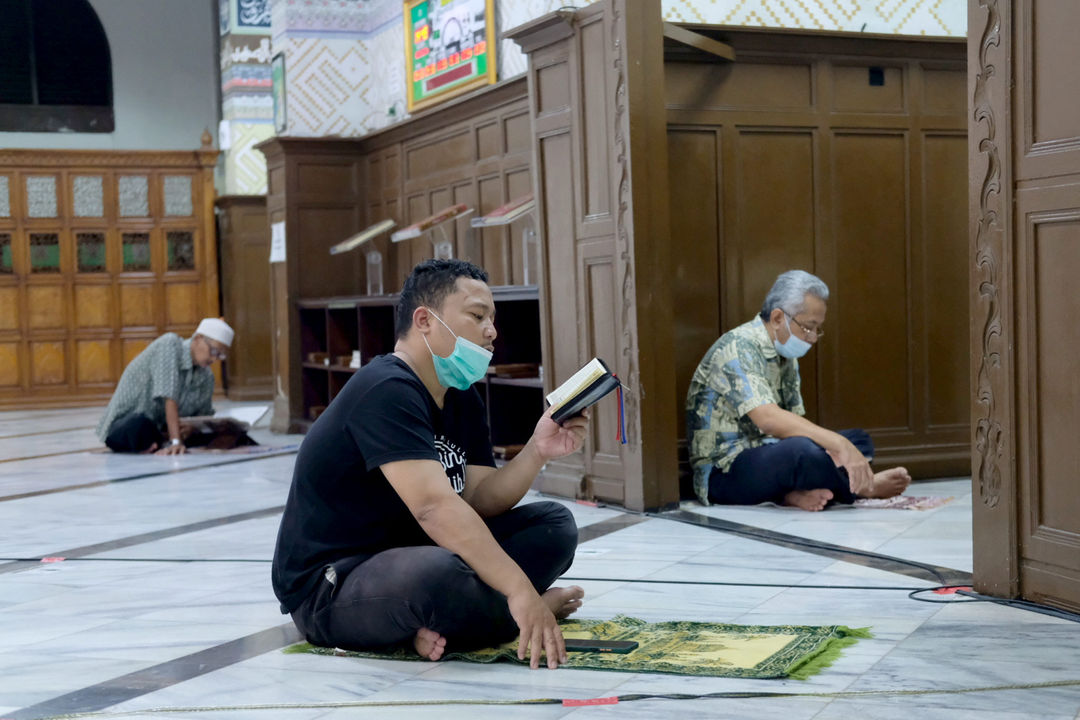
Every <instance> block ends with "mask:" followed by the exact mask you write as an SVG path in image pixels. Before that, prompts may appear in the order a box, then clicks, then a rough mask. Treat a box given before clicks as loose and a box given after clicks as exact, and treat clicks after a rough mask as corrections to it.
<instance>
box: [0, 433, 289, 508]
mask: <svg viewBox="0 0 1080 720" xmlns="http://www.w3.org/2000/svg"><path fill="white" fill-rule="evenodd" d="M299 449H300V446H299V445H286V446H283V447H281V448H276V449H274V450H271V451H270V452H265V453H259V454H258V455H230V456H228V457H225V458H222V459H221V460H218V461H217V462H212V463H206V464H204V465H192V466H190V467H180V468H177V467H174V468H169V469H168V470H158V471H156V472H148V473H136V474H135V475H127V476H125V477H118V478H113V479H111V480H95V481H93V482H88V483H80V484H75V485H62V486H60V487H54V488H45V489H43V490H31V491H30V492H23V493H14V494H12V495H0V502H6V501H8V500H21V499H23V498H30V497H38V496H39V495H53V494H55V493H62V492H68V491H70V490H85V489H87V488H95V487H103V486H105V485H111V484H113V483H118V482H127V481H128V480H145V479H146V478H152V477H159V476H162V475H175V474H177V473H185V472H194V471H196V470H204V469H206V468H213V467H221V466H222V465H233V464H236V463H242V462H255V461H257V460H266V459H267V458H275V457H281V456H282V455H295V454H296V452H297V451H298V450H299Z"/></svg>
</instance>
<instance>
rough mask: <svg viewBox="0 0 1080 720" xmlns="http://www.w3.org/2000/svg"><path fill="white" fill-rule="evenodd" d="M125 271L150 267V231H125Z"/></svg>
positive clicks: (135, 270) (136, 270)
mask: <svg viewBox="0 0 1080 720" xmlns="http://www.w3.org/2000/svg"><path fill="white" fill-rule="evenodd" d="M123 246H124V272H139V271H145V270H149V269H150V233H124V235H123Z"/></svg>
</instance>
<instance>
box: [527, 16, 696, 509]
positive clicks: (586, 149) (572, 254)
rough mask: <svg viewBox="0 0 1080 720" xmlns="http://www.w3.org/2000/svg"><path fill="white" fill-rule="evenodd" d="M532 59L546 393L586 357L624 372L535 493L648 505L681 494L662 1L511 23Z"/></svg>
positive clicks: (640, 506) (636, 506)
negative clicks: (573, 448)
mask: <svg viewBox="0 0 1080 720" xmlns="http://www.w3.org/2000/svg"><path fill="white" fill-rule="evenodd" d="M507 37H509V38H511V39H513V40H514V41H516V42H517V43H518V44H519V45H520V46H521V47H522V49H523V50H524V52H525V53H527V54H528V55H529V71H528V76H529V96H530V105H531V113H532V121H533V127H532V129H533V136H534V145H533V152H534V156H533V164H532V166H533V168H534V170H533V172H534V182H533V186H534V188H535V192H536V196H537V199H538V208H539V210H538V215H539V218H538V219H539V223H538V224H539V226H540V235H541V247H542V248H543V263H542V265H543V268H544V271H543V277H542V281H541V306H542V310H541V324H542V335H543V348H544V377H545V386H546V388H547V389H548V390H550V389H551V388H552V387H554V386H555V385H557V384H558V383H560V382H562V381H563V380H565V379H566V378H568V377H569V376H570V375H571V374H572V373H573V372H574V371H575V370H577V369H578V367H580V366H581V365H583V364H584V363H585V362H587V361H588V360H590V359H591V358H592V357H593V356H599V357H601V358H603V359H604V360H605V361H606V362H607V363H608V364H609V365H611V366H612V369H613V370H614V371H615V372H616V373H617V374H618V375H619V376H620V377H621V378H622V379H623V381H624V383H625V384H626V385H627V386H628V388H629V390H628V392H626V393H625V405H626V407H625V418H626V436H627V440H628V442H627V443H626V444H619V443H618V442H616V440H615V435H616V429H617V426H618V418H617V415H616V414H615V404H614V401H607V400H605V401H602V402H601V404H600V405H598V406H597V407H596V408H595V409H594V414H593V422H592V432H591V433H590V436H589V438H588V440H587V442H586V446H585V449H584V451H583V452H582V453H580V454H577V455H575V456H572V457H570V458H566V459H564V460H562V461H559V462H553V463H549V465H548V467H547V470H546V471H545V474H544V479H543V483H544V489H545V490H548V491H550V492H555V493H558V494H563V495H570V496H579V497H589V498H597V499H601V500H606V501H611V502H616V503H620V504H624V505H625V506H626V507H629V508H633V509H638V510H641V509H649V508H658V507H664V506H667V505H671V504H673V503H676V502H677V501H678V477H677V457H676V424H677V423H676V420H677V416H678V413H680V412H681V411H682V410H681V404H680V403H679V402H678V401H677V399H676V397H675V369H674V368H675V364H674V362H673V358H672V347H673V330H672V328H673V322H672V320H673V314H674V311H673V307H672V292H671V286H670V282H671V275H670V269H671V266H672V263H671V258H670V249H669V245H670V243H669V233H670V230H669V225H668V169H667V136H666V115H665V108H664V57H663V27H662V19H661V13H660V2H659V0H601V1H600V2H597V3H594V4H593V5H590V6H589V7H587V8H585V9H583V10H579V11H566V10H562V11H557V12H555V13H552V14H549V15H547V16H544V17H542V18H539V19H537V20H534V21H532V22H530V23H527V24H526V25H522V26H521V27H519V28H516V29H514V30H511V31H510V32H508V33H507Z"/></svg>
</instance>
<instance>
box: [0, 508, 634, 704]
mask: <svg viewBox="0 0 1080 720" xmlns="http://www.w3.org/2000/svg"><path fill="white" fill-rule="evenodd" d="M281 510H282V508H280V507H278V508H267V509H265V510H255V511H253V512H250V513H244V514H242V515H231V516H229V517H226V518H217V519H215V520H207V521H205V522H202V523H193V524H192V525H184V526H181V527H179V528H172V529H171V530H162V531H159V532H156V533H146V534H144V535H134V536H132V537H130V538H124V539H122V540H115V541H112V542H109V543H100V544H98V545H87V546H86V547H84V548H76V549H75V550H72V551H68V552H67V553H58V555H63V556H65V557H80V556H83V555H87V554H92V553H95V552H104V551H105V550H113V549H116V548H118V547H129V546H131V545H136V544H138V543H141V542H150V541H151V540H157V539H160V538H162V537H171V536H172V535H179V534H181V533H183V532H194V531H195V530H202V529H205V528H207V527H214V526H215V525H224V524H227V523H229V522H239V521H240V520H247V519H251V518H254V517H264V516H266V515H270V514H273V513H279V512H281ZM645 520H646V518H645V517H644V516H642V515H629V514H627V515H617V516H615V517H611V518H608V519H607V520H602V521H600V522H598V523H593V524H592V525H586V526H585V527H583V528H579V529H578V542H588V541H589V540H595V539H596V538H598V537H603V536H604V535H608V534H610V533H613V532H615V531H617V530H621V529H623V528H626V527H630V526H632V525H637V524H638V523H640V522H644V521H645ZM76 553H78V554H76ZM33 564H35V563H10V565H23V566H27V565H33ZM10 565H0V573H3V572H13V571H14V569H21V568H14V569H13V570H8V569H7V568H8V567H10ZM301 639H302V638H301V637H300V634H299V633H298V632H297V630H296V628H295V627H294V626H293V624H292V623H285V624H284V625H279V626H278V627H276V628H271V629H269V630H264V631H262V632H258V633H255V634H253V635H248V636H247V637H243V638H240V639H238V640H233V641H231V642H227V643H224V644H222V645H217V646H215V647H212V648H207V649H206V650H201V651H199V652H197V653H194V654H191V655H186V656H184V657H181V658H177V659H175V660H169V661H168V662H164V663H161V664H159V665H154V666H153V667H149V668H146V669H145V670H139V671H137V672H133V673H129V674H127V675H122V676H120V677H117V678H113V679H112V680H106V681H105V682H102V683H98V684H97V685H91V686H90V687H86V688H83V689H81V690H76V691H74V692H70V693H67V694H66V695H60V696H58V697H55V698H51V699H49V700H45V701H43V702H40V703H38V704H36V705H31V706H29V707H25V708H22V709H21V710H16V711H14V712H9V713H5V715H4V718H5V720H36V719H37V718H46V717H52V716H56V715H65V714H68V713H83V712H96V711H99V710H104V709H105V708H107V707H111V706H113V705H116V704H118V703H122V702H127V701H128V700H131V699H132V698H136V697H139V696H141V695H146V694H148V693H152V692H156V691H157V690H162V689H164V688H167V687H169V686H171V685H175V684H177V683H181V682H184V681H185V680H191V679H192V678H195V677H198V676H200V675H205V674H206V673H209V672H213V671H214V670H220V669H221V668H224V667H228V666H229V665H233V664H235V663H238V662H242V661H244V660H248V659H250V658H253V657H255V656H256V655H261V654H263V653H266V652H270V651H271V650H277V649H279V648H283V647H285V646H287V645H292V644H293V643H296V642H299V641H300V640H301Z"/></svg>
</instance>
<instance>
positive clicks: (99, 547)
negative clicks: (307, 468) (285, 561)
mask: <svg viewBox="0 0 1080 720" xmlns="http://www.w3.org/2000/svg"><path fill="white" fill-rule="evenodd" d="M284 509H285V506H284V505H278V506H276V507H269V508H263V509H261V510H252V511H250V512H246V513H238V514H236V515H226V516H224V517H218V518H211V519H209V520H201V521H199V522H195V523H189V524H187V525H177V526H176V527H171V528H165V529H162V530H154V531H152V532H147V533H141V534H139V535H130V536H128V537H124V538H117V539H116V540H108V541H106V542H101V543H95V544H94V545H83V546H82V547H77V548H69V549H67V550H56V551H55V552H50V553H49V554H48V555H46V556H44V557H50V558H85V557H89V556H90V555H96V554H97V553H103V552H110V551H112V550H119V549H120V548H128V547H132V546H135V545H142V544H144V543H149V542H154V541H156V540H163V539H165V538H171V537H176V536H177V535H187V534H188V533H193V532H199V531H200V530H207V529H209V528H214V527H221V526H222V525H231V524H233V523H238V522H244V521H245V520H255V519H257V518H264V517H269V516H271V515H280V514H281V512H282V510H284ZM148 561H150V560H149V559H148ZM40 564H41V560H40V559H38V560H33V561H30V560H15V561H13V562H7V563H3V564H0V575H3V574H6V573H13V572H18V571H20V570H26V569H27V568H30V567H35V566H37V565H40Z"/></svg>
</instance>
